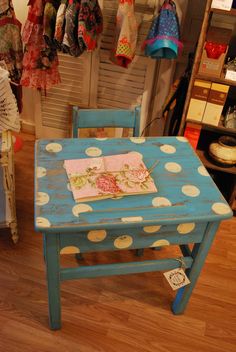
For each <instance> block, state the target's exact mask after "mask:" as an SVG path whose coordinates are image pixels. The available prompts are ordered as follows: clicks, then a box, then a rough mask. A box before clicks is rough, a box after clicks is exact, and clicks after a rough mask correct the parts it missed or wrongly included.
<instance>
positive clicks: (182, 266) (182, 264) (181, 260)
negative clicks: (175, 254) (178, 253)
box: [175, 257, 186, 270]
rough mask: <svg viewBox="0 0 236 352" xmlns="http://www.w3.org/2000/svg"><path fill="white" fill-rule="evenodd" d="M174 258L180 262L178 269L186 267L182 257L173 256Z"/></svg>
mask: <svg viewBox="0 0 236 352" xmlns="http://www.w3.org/2000/svg"><path fill="white" fill-rule="evenodd" d="M175 260H177V262H179V263H180V264H181V267H180V269H183V270H184V269H186V265H185V262H184V259H183V257H180V258H175Z"/></svg>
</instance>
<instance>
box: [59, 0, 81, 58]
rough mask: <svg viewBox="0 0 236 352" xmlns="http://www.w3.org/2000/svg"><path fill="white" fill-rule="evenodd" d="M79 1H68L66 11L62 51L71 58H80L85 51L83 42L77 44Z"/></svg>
mask: <svg viewBox="0 0 236 352" xmlns="http://www.w3.org/2000/svg"><path fill="white" fill-rule="evenodd" d="M80 3H81V1H80V0H69V5H68V7H67V9H66V16H65V17H66V25H65V35H64V38H63V43H62V50H63V51H64V52H66V53H69V54H70V55H72V56H75V57H78V56H80V55H81V54H82V53H83V52H84V51H85V49H86V46H85V44H84V42H81V41H80V42H78V35H77V33H78V18H79V11H80Z"/></svg>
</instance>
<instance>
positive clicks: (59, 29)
mask: <svg viewBox="0 0 236 352" xmlns="http://www.w3.org/2000/svg"><path fill="white" fill-rule="evenodd" d="M67 5H68V0H61V4H60V6H59V9H58V11H57V17H56V26H55V34H54V40H55V44H56V45H57V47H58V48H59V49H60V48H61V43H62V41H63V37H64V33H65V17H66V8H67Z"/></svg>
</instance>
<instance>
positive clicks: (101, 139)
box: [95, 137, 108, 141]
mask: <svg viewBox="0 0 236 352" xmlns="http://www.w3.org/2000/svg"><path fill="white" fill-rule="evenodd" d="M95 139H96V140H97V141H106V140H107V139H108V138H107V137H104V138H95Z"/></svg>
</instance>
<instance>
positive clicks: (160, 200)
mask: <svg viewBox="0 0 236 352" xmlns="http://www.w3.org/2000/svg"><path fill="white" fill-rule="evenodd" d="M152 205H153V206H154V207H170V206H171V205H172V204H171V202H170V201H169V199H167V198H164V197H156V198H154V199H153V200H152Z"/></svg>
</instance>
